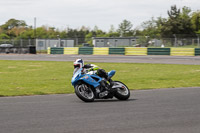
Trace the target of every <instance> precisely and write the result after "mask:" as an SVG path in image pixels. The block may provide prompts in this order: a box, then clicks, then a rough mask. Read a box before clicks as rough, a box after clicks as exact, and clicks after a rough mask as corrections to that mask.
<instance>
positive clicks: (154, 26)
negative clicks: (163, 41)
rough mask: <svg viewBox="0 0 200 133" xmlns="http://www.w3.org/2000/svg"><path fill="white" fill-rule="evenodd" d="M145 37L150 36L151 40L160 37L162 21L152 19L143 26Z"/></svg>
mask: <svg viewBox="0 0 200 133" xmlns="http://www.w3.org/2000/svg"><path fill="white" fill-rule="evenodd" d="M142 28H143V35H144V36H149V37H150V38H155V37H159V36H160V21H157V20H155V19H154V18H151V20H149V21H146V22H144V23H143V24H142Z"/></svg>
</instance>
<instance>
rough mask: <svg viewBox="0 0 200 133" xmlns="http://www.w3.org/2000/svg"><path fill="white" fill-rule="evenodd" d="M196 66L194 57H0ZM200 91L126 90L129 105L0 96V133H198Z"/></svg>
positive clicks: (1, 57) (69, 98)
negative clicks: (128, 91)
mask: <svg viewBox="0 0 200 133" xmlns="http://www.w3.org/2000/svg"><path fill="white" fill-rule="evenodd" d="M76 58H83V59H84V60H85V61H86V62H128V63H162V64H192V65H200V57H177V56H110V55H109V56H90V55H73V56H72V55H70V56H69V55H2V54H0V60H41V61H74V60H75V59H76ZM199 101H200V88H176V89H160V90H148V91H143V90H140V91H132V92H131V97H130V100H128V101H118V100H116V99H113V100H98V101H95V102H93V103H84V102H82V101H80V100H79V99H78V98H77V97H76V95H74V94H66V95H46V96H24V97H5V98H4V97H0V118H1V121H0V133H94V132H95V133H199V132H200V102H199Z"/></svg>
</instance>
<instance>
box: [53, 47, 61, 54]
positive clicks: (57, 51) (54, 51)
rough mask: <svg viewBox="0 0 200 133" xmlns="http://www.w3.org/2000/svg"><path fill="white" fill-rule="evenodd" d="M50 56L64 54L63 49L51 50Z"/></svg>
mask: <svg viewBox="0 0 200 133" xmlns="http://www.w3.org/2000/svg"><path fill="white" fill-rule="evenodd" d="M51 54H64V48H51Z"/></svg>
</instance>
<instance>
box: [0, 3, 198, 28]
mask: <svg viewBox="0 0 200 133" xmlns="http://www.w3.org/2000/svg"><path fill="white" fill-rule="evenodd" d="M175 4H176V5H177V7H178V8H182V7H183V6H187V7H190V8H191V9H192V10H193V11H197V10H200V0H152V1H150V0H0V25H2V24H4V23H5V22H6V21H8V20H9V19H11V18H15V19H18V20H24V21H25V22H26V23H27V24H28V25H29V26H31V25H32V26H33V25H34V17H36V18H37V27H39V26H42V25H48V26H54V27H56V28H59V29H65V28H67V27H70V28H80V27H81V26H83V25H84V26H86V27H90V28H91V29H93V28H94V26H95V25H97V26H98V27H99V29H102V30H104V31H108V30H109V29H110V26H111V25H114V27H115V29H117V28H118V25H119V24H120V23H121V22H122V20H124V19H127V20H129V21H131V22H132V24H133V27H137V26H139V25H140V24H142V22H144V21H147V20H150V19H151V17H155V18H156V17H159V16H162V17H167V10H170V7H171V6H172V5H175Z"/></svg>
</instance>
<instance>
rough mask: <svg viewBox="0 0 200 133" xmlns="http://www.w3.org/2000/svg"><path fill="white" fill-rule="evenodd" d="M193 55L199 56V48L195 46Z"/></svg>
mask: <svg viewBox="0 0 200 133" xmlns="http://www.w3.org/2000/svg"><path fill="white" fill-rule="evenodd" d="M195 56H200V48H195Z"/></svg>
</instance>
